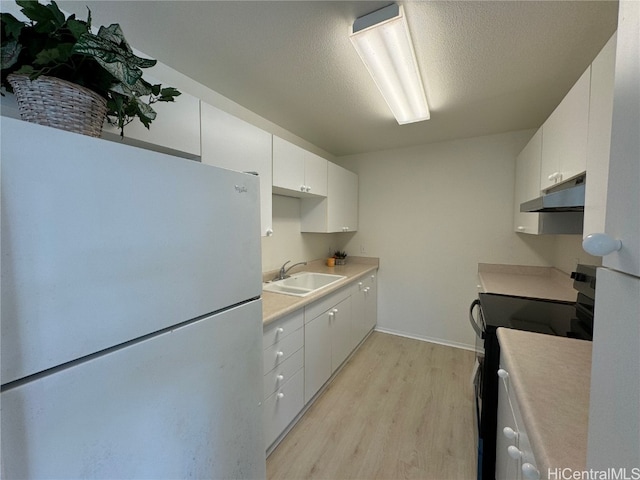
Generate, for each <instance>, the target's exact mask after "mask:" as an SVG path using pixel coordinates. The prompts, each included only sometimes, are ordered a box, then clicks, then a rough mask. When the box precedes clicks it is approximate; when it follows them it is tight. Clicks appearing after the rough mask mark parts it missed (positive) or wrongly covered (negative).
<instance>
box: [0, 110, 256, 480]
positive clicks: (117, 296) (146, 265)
mask: <svg viewBox="0 0 640 480" xmlns="http://www.w3.org/2000/svg"><path fill="white" fill-rule="evenodd" d="M0 125H1V133H2V137H1V142H2V147H1V151H2V170H1V174H2V190H1V193H2V224H1V228H2V230H1V233H2V238H1V241H2V244H1V249H2V257H1V259H2V284H1V287H2V298H1V300H2V303H1V314H2V318H1V321H2V323H1V350H0V355H1V383H2V387H1V393H0V414H1V429H2V430H1V461H2V464H1V474H2V475H1V476H2V478H7V479H14V478H34V479H42V478H153V479H159V478H174V479H175V478H220V479H222V478H225V479H229V478H238V479H253V478H264V477H265V476H266V474H265V452H264V442H263V437H262V418H261V400H262V353H261V352H262V308H261V305H262V303H261V299H260V295H261V258H260V208H259V182H258V178H257V177H255V176H252V175H248V174H242V173H238V172H232V171H228V170H223V169H219V168H216V167H212V166H208V165H203V164H201V163H198V162H194V161H189V160H184V159H179V158H176V157H171V156H169V155H164V154H161V153H156V152H151V151H146V150H142V149H138V148H135V147H130V146H125V145H121V144H118V143H114V142H107V141H104V140H100V139H94V138H90V137H86V136H82V135H77V134H73V133H68V132H64V131H61V130H55V129H51V128H48V127H42V126H39V125H32V124H28V123H25V122H22V121H19V120H14V119H9V118H5V117H2V118H1V122H0Z"/></svg>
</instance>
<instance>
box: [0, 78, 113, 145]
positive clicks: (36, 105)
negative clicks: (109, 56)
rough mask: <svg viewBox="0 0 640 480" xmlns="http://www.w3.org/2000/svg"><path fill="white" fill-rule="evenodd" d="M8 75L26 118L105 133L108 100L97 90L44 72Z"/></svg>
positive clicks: (95, 134) (93, 134)
mask: <svg viewBox="0 0 640 480" xmlns="http://www.w3.org/2000/svg"><path fill="white" fill-rule="evenodd" d="M7 79H8V81H9V83H10V84H11V86H12V87H13V91H14V93H15V95H16V100H17V102H18V110H19V112H20V117H21V118H22V119H23V120H26V121H27V122H31V123H37V124H39V125H46V126H49V127H54V128H59V129H62V130H68V131H70V132H75V133H81V134H83V135H89V136H91V137H99V136H100V135H101V134H102V126H103V124H104V121H105V118H106V116H107V100H106V99H105V98H103V97H101V96H100V95H98V94H97V93H95V92H94V91H92V90H89V89H88V88H85V87H82V86H80V85H76V84H75V83H71V82H67V81H66V80H61V79H59V78H55V77H47V76H44V75H43V76H40V77H38V78H37V79H35V80H29V76H28V75H15V74H14V75H9V77H8V78H7Z"/></svg>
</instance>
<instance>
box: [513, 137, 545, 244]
mask: <svg viewBox="0 0 640 480" xmlns="http://www.w3.org/2000/svg"><path fill="white" fill-rule="evenodd" d="M541 160H542V129H539V130H538V131H537V132H536V134H535V135H534V136H533V137H532V138H531V140H529V143H527V146H526V147H524V149H523V150H522V152H520V155H518V158H517V159H516V186H515V197H514V198H515V205H514V216H513V223H514V228H515V231H516V232H519V233H534V234H537V233H538V232H539V229H538V220H539V217H540V214H539V213H529V212H521V211H520V204H521V203H523V202H526V201H528V200H532V199H534V198H536V197H538V196H540V163H541Z"/></svg>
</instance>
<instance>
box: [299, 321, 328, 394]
mask: <svg viewBox="0 0 640 480" xmlns="http://www.w3.org/2000/svg"><path fill="white" fill-rule="evenodd" d="M329 313H331V310H328V311H326V312H324V313H322V314H320V315H318V316H317V317H315V318H314V319H313V320H311V321H310V322H307V323H306V324H305V326H304V402H305V403H307V402H308V401H309V400H311V399H312V398H313V396H314V395H315V394H316V392H317V391H318V390H320V388H321V387H322V385H324V384H325V382H326V381H327V380H329V377H330V376H331V317H330V316H329Z"/></svg>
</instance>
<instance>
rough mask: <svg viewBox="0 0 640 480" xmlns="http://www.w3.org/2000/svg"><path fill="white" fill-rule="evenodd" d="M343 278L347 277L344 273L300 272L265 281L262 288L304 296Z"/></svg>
mask: <svg viewBox="0 0 640 480" xmlns="http://www.w3.org/2000/svg"><path fill="white" fill-rule="evenodd" d="M343 278H347V277H345V276H344V275H331V274H329V273H313V272H300V273H296V274H295V275H291V276H290V277H289V278H285V279H284V280H276V281H273V282H268V283H265V284H264V285H263V287H262V289H263V290H264V291H266V292H275V293H283V294H285V295H294V296H296V297H306V296H307V295H309V294H311V293H314V292H317V291H318V290H321V289H323V288H326V287H328V286H329V285H331V284H333V283H335V282H337V281H339V280H342V279H343Z"/></svg>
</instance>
